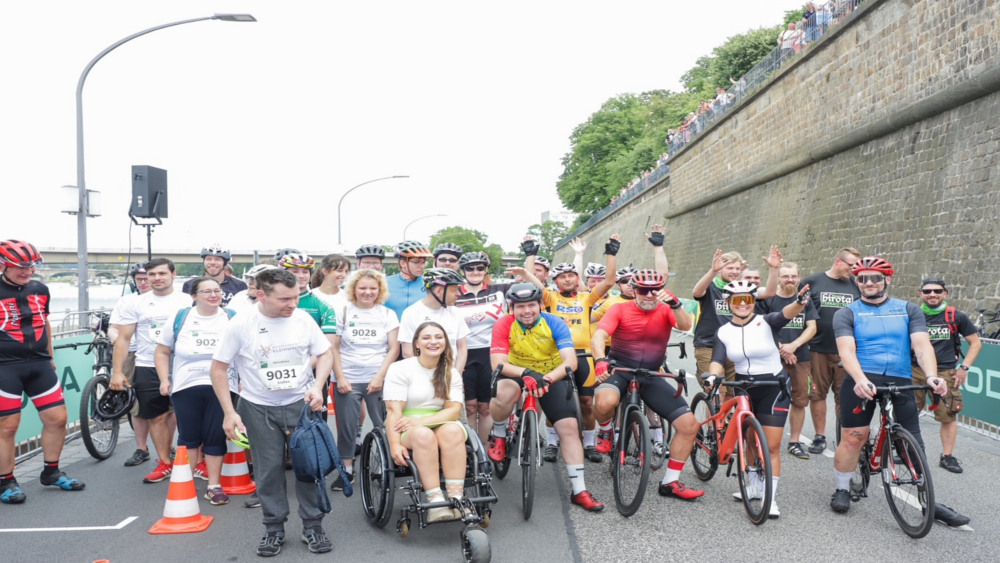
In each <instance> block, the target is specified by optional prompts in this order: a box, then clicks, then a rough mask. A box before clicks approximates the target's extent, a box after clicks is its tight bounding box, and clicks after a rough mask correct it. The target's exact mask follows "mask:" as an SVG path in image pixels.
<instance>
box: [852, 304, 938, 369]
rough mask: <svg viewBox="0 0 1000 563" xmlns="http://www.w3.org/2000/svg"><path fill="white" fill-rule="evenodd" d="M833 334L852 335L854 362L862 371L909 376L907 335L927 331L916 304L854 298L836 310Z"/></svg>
mask: <svg viewBox="0 0 1000 563" xmlns="http://www.w3.org/2000/svg"><path fill="white" fill-rule="evenodd" d="M833 329H834V334H835V335H836V337H837V338H840V337H842V336H852V337H854V342H855V345H856V346H857V356H858V362H860V363H861V370H862V371H864V372H865V373H866V374H874V375H886V376H889V377H899V378H903V379H912V377H913V371H912V370H911V364H910V334H913V333H914V332H927V323H926V322H925V320H924V315H923V313H922V312H921V311H920V307H918V306H916V305H914V304H913V303H910V302H908V301H903V300H902V299H895V298H889V299H887V300H886V301H883V302H882V303H880V304H878V305H872V304H870V303H866V302H865V301H863V300H858V301H855V302H853V303H851V304H850V305H848V306H847V307H844V308H842V309H841V310H840V311H837V314H836V315H835V316H834V319H833Z"/></svg>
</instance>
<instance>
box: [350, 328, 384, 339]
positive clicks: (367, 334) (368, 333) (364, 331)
mask: <svg viewBox="0 0 1000 563" xmlns="http://www.w3.org/2000/svg"><path fill="white" fill-rule="evenodd" d="M351 336H354V337H360V338H372V337H375V336H378V331H377V330H375V329H373V328H354V329H351Z"/></svg>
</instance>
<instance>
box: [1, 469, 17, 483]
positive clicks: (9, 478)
mask: <svg viewBox="0 0 1000 563" xmlns="http://www.w3.org/2000/svg"><path fill="white" fill-rule="evenodd" d="M11 481H14V482H15V483H16V482H17V479H14V472H13V471H11V472H10V473H8V474H6V475H0V486H3V485H6V484H7V483H9V482H11Z"/></svg>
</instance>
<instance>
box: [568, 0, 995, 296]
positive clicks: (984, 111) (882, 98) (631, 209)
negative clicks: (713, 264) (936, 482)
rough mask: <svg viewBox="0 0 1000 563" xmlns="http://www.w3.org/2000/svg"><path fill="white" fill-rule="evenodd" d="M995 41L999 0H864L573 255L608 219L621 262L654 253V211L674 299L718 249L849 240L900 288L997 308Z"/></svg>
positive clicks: (755, 256) (793, 249)
mask: <svg viewBox="0 0 1000 563" xmlns="http://www.w3.org/2000/svg"><path fill="white" fill-rule="evenodd" d="M998 43H1000V3H997V2H995V1H958V0H952V1H941V0H869V1H868V2H867V3H866V4H865V5H864V7H863V9H862V10H859V11H858V12H857V13H856V14H855V16H854V17H853V18H852V19H851V20H849V21H848V22H845V23H844V24H841V27H840V29H836V30H835V31H833V32H832V33H828V34H827V35H826V36H824V37H823V38H822V39H821V40H820V41H818V42H816V43H814V44H812V45H810V47H809V48H808V49H807V51H806V52H805V53H803V54H801V55H800V56H798V57H797V58H796V59H793V61H791V62H789V63H786V65H785V67H784V68H782V69H781V70H780V71H779V72H778V73H776V75H775V76H774V77H773V78H772V80H771V81H770V82H769V84H768V85H766V86H765V87H763V88H762V89H761V90H759V91H758V92H757V93H756V94H754V95H753V96H752V97H750V98H748V99H746V100H744V102H743V103H741V104H740V105H739V106H737V108H735V109H734V111H732V112H730V113H729V114H728V115H726V116H725V118H723V119H722V120H720V121H718V122H716V123H715V124H713V126H712V127H710V128H709V129H708V130H707V131H706V132H705V133H703V134H702V135H701V136H699V137H698V138H696V140H695V141H693V142H692V143H690V144H689V145H688V146H686V147H685V148H684V149H683V150H682V151H680V152H679V153H677V154H676V155H674V156H673V157H672V158H671V161H670V164H671V171H672V173H671V177H670V182H669V184H668V185H667V186H666V187H665V188H663V189H661V190H659V191H657V192H656V193H655V194H651V195H650V196H649V197H647V198H646V200H645V201H642V202H635V203H634V204H632V205H629V206H625V207H623V208H622V209H621V210H619V211H617V212H616V213H614V214H612V215H611V216H609V217H608V218H606V219H605V220H604V221H602V222H600V223H598V224H597V225H595V226H594V227H593V228H591V229H590V230H589V231H588V232H587V233H585V234H584V235H583V236H584V238H585V239H586V240H588V241H589V242H591V245H590V248H589V249H588V255H587V256H586V257H585V259H586V260H588V261H596V260H599V259H600V256H599V254H600V252H601V249H603V244H601V243H600V241H601V240H602V239H604V238H606V237H607V236H609V235H610V234H612V232H618V231H620V232H621V234H622V238H623V240H624V245H623V250H622V253H621V257H620V259H619V262H620V263H628V262H635V263H636V265H637V266H647V267H648V266H651V265H652V253H651V252H650V247H649V245H648V243H646V242H645V241H644V240H643V238H642V233H644V232H648V227H649V225H651V224H654V223H657V222H664V221H666V223H667V231H668V237H667V246H666V249H667V254H668V257H669V258H670V260H671V271H672V272H675V273H676V274H677V276H676V277H675V278H673V279H672V280H671V282H670V286H671V287H672V288H673V289H675V290H676V291H678V293H679V294H680V295H681V296H684V297H688V296H690V288H691V287H693V286H694V283H695V282H696V281H697V279H698V278H699V277H700V276H701V275H702V274H704V272H705V271H706V270H707V269H708V266H709V261H710V260H711V256H712V253H713V252H714V250H715V249H716V248H722V249H724V250H738V251H740V252H741V253H743V254H744V257H746V258H747V259H748V260H749V261H750V262H751V263H752V264H755V265H757V266H758V267H763V260H762V256H764V254H765V253H766V251H767V247H768V246H769V245H771V244H777V245H779V246H780V247H781V248H782V250H783V252H784V255H785V259H786V260H793V261H796V262H798V263H799V264H800V266H801V267H802V273H803V275H805V274H809V273H813V272H816V271H820V270H824V269H826V268H827V267H829V264H830V262H831V260H832V257H833V255H834V254H835V253H836V251H837V250H838V249H839V248H841V247H843V246H856V247H858V248H859V249H860V250H861V251H862V252H863V253H866V254H880V255H883V256H885V257H887V258H888V259H889V260H891V261H892V262H893V263H894V264H895V265H896V267H897V271H898V272H899V274H898V275H897V278H896V280H894V282H895V283H894V284H893V285H894V287H893V291H892V293H893V294H894V295H896V296H900V297H906V298H910V299H914V300H915V299H916V286H917V284H918V283H919V280H920V279H921V278H922V277H924V276H928V275H941V276H944V277H945V279H946V280H947V281H948V282H949V288H950V289H951V297H950V301H951V302H952V303H953V304H955V305H956V306H958V307H960V308H961V309H963V310H965V311H967V312H971V311H972V308H974V307H990V308H991V309H995V308H996V307H997V306H1000V242H998V237H1000V223H998V220H1000V217H998V215H1000V211H998V210H1000V207H998V205H997V204H998V201H997V200H998V189H997V188H998V181H1000V178H998V173H997V169H996V166H997V162H998V157H1000V150H998V149H1000V128H998V126H997V124H998V123H1000V94H997V92H998V91H1000V44H998ZM569 258H570V256H569V249H568V248H567V247H564V248H561V249H560V251H559V253H558V254H557V257H556V259H557V260H559V261H562V260H564V259H569Z"/></svg>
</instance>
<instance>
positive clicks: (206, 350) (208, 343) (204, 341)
mask: <svg viewBox="0 0 1000 563" xmlns="http://www.w3.org/2000/svg"><path fill="white" fill-rule="evenodd" d="M191 344H192V350H191V351H192V353H193V354H195V355H206V354H207V355H212V354H214V353H215V349H216V348H218V347H219V333H218V332H216V331H207V330H197V331H194V332H192V333H191Z"/></svg>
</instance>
